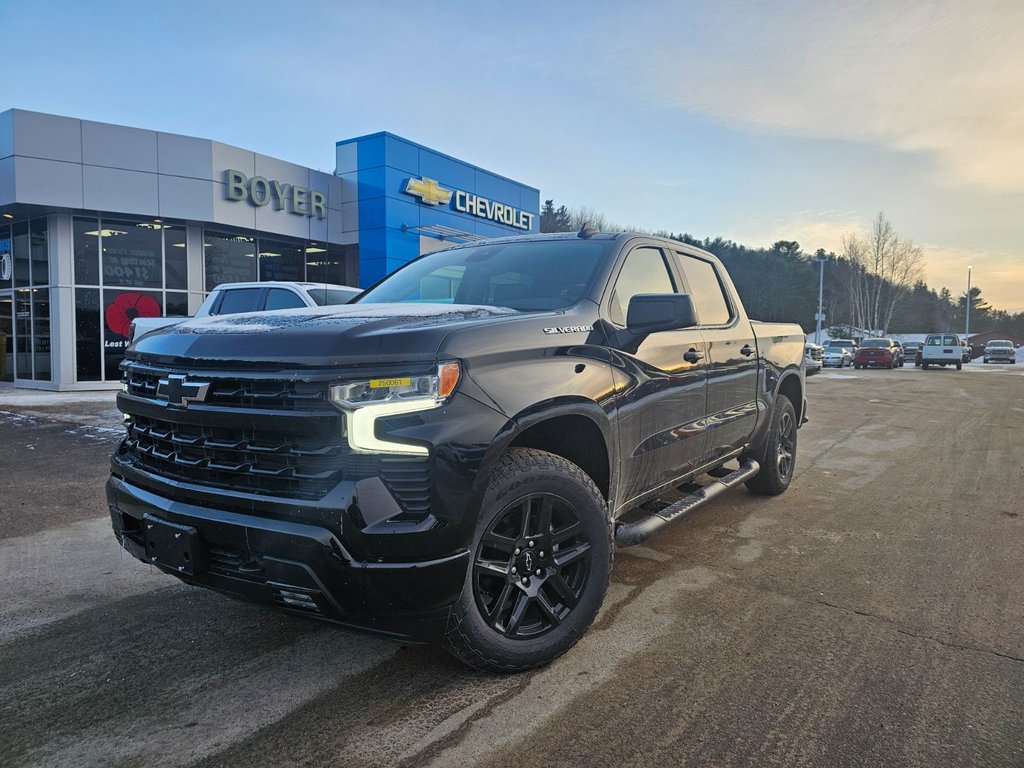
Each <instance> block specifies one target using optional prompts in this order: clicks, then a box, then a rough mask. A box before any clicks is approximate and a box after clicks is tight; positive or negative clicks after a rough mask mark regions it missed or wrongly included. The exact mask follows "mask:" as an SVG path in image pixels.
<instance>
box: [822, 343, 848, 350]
mask: <svg viewBox="0 0 1024 768" xmlns="http://www.w3.org/2000/svg"><path fill="white" fill-rule="evenodd" d="M825 351H826V352H845V351H846V347H842V346H839V345H838V344H829V345H828V348H827V349H826V350H825Z"/></svg>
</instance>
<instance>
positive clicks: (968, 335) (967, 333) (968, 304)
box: [964, 264, 971, 344]
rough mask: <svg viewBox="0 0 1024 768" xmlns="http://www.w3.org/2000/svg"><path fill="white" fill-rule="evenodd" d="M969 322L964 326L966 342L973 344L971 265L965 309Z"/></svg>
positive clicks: (968, 271)
mask: <svg viewBox="0 0 1024 768" xmlns="http://www.w3.org/2000/svg"><path fill="white" fill-rule="evenodd" d="M964 310H965V311H964V315H965V316H966V318H967V322H966V324H965V325H964V341H966V342H967V343H968V344H970V343H971V265H970V264H968V265H967V301H966V303H965V307H964Z"/></svg>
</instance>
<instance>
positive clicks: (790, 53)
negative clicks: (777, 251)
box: [637, 0, 1024, 191]
mask: <svg viewBox="0 0 1024 768" xmlns="http://www.w3.org/2000/svg"><path fill="white" fill-rule="evenodd" d="M659 14H667V15H668V17H669V18H665V19H663V20H662V22H661V23H662V24H663V26H662V27H661V28H662V29H671V30H673V32H676V31H678V30H681V29H685V30H686V35H685V36H684V37H681V38H676V39H675V40H673V41H671V42H668V41H666V42H665V44H660V43H659V44H658V45H650V46H648V47H647V52H648V54H649V55H648V56H645V57H641V58H640V60H639V61H640V63H639V64H638V65H637V66H639V67H641V68H642V69H644V70H645V75H644V77H643V78H641V79H642V80H643V81H645V82H646V83H648V85H649V86H650V87H651V88H652V89H653V90H654V91H655V92H656V93H658V94H660V96H661V98H662V99H663V100H667V101H668V102H669V103H671V104H673V105H675V106H677V107H680V108H683V109H685V110H687V111H692V112H697V113H701V114H704V115H707V116H711V117H713V118H716V119H718V120H721V121H723V122H726V123H728V124H730V125H734V126H739V127H743V128H748V129H754V130H758V131H763V132H767V133H776V134H785V135H797V136H804V137H817V138H825V139H842V140H850V141H863V142H869V143H873V144H876V145H881V146H884V147H887V148H891V149H897V150H903V151H909V152H924V153H928V155H929V156H930V157H932V158H933V159H934V160H935V162H936V166H937V171H938V179H939V180H940V181H942V182H945V183H953V184H977V185H981V186H983V187H985V188H988V189H992V190H995V191H1018V190H1024V140H1022V137H1024V99H1022V98H1021V94H1024V3H1022V2H1020V1H1019V0H1009V1H997V0H980V1H978V2H971V3H963V2H959V1H956V2H949V1H948V0H947V1H946V2H937V3H936V2H929V3H919V2H903V1H901V2H896V3H893V2H891V0H863V1H861V2H846V3H829V2H820V1H819V2H807V1H806V0H783V2H780V3H766V4H754V3H740V2H735V1H733V2H729V1H728V0H723V1H722V2H717V3H713V4H709V5H706V6H704V7H702V8H701V9H700V10H699V11H698V12H693V11H692V10H689V9H683V10H679V7H678V6H674V7H666V8H663V9H661V10H660V11H659Z"/></svg>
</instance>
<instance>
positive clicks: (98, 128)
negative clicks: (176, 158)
mask: <svg viewBox="0 0 1024 768" xmlns="http://www.w3.org/2000/svg"><path fill="white" fill-rule="evenodd" d="M158 156H159V150H158V148H157V134H156V131H146V130H143V129H141V128H129V127H127V126H124V125H111V124H109V123H94V122H92V121H91V120H83V121H82V162H83V163H85V164H86V165H99V166H104V167H106V168H121V169H125V170H130V171H145V172H147V173H156V172H157V167H158V161H157V160H158Z"/></svg>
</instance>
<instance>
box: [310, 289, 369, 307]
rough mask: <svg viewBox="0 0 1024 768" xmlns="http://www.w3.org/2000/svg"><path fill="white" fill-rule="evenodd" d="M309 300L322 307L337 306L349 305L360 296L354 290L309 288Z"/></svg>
mask: <svg viewBox="0 0 1024 768" xmlns="http://www.w3.org/2000/svg"><path fill="white" fill-rule="evenodd" d="M306 293H308V294H309V298H311V299H312V300H313V301H315V302H316V303H317V304H318V305H320V306H321V307H328V306H335V305H337V304H348V303H349V302H350V301H351V300H352V299H354V298H355V297H356V296H358V295H359V291H357V290H355V289H354V288H352V289H349V290H345V289H343V288H307V289H306Z"/></svg>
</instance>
